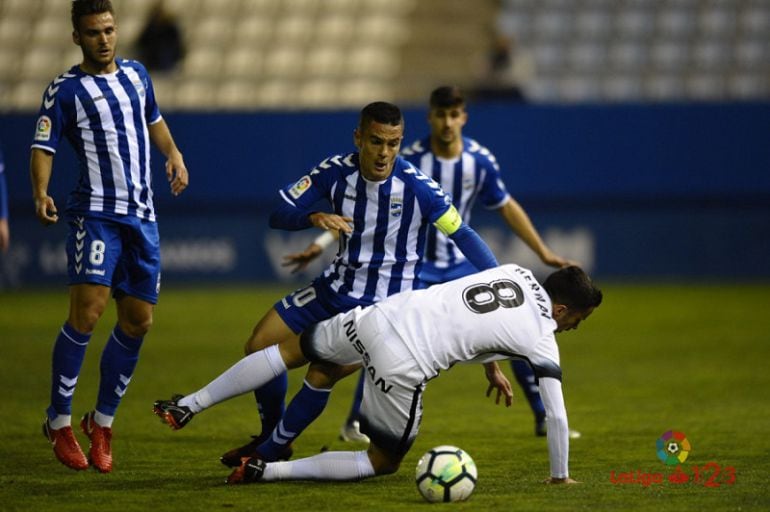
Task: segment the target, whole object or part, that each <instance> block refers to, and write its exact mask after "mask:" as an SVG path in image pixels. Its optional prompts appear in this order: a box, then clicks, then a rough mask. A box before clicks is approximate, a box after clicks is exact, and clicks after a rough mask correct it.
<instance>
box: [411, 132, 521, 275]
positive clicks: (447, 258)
mask: <svg viewBox="0 0 770 512" xmlns="http://www.w3.org/2000/svg"><path fill="white" fill-rule="evenodd" d="M401 154H402V156H403V157H404V158H405V159H406V160H408V161H409V162H410V163H412V164H413V165H415V166H416V167H417V168H419V169H420V170H422V172H423V173H425V174H426V175H427V176H430V177H432V178H433V179H434V180H435V181H436V182H437V183H439V184H440V185H441V187H442V188H443V189H444V190H445V191H446V192H447V193H448V194H450V195H451V196H452V201H453V203H454V206H455V208H457V211H458V212H460V215H461V216H462V219H463V221H464V222H465V223H466V224H470V220H471V210H472V209H473V206H474V204H475V203H476V200H477V199H479V200H480V201H481V204H482V205H483V206H484V207H485V208H488V209H490V210H493V209H497V208H500V207H501V206H502V205H503V204H504V203H505V202H506V201H507V200H508V198H509V197H510V195H509V194H508V190H507V189H506V188H505V184H504V183H503V180H502V178H501V177H500V166H499V165H498V164H497V160H496V159H495V156H494V155H493V154H492V153H491V152H490V151H489V150H488V149H487V148H485V147H484V146H482V145H480V144H479V143H478V142H476V141H475V140H473V139H470V138H468V137H463V152H462V154H461V155H460V156H459V157H457V158H454V159H451V160H447V159H444V158H438V157H436V156H435V155H434V154H433V153H432V152H431V150H430V138H425V139H422V140H418V141H416V142H414V143H413V144H412V145H411V146H409V147H408V148H405V149H403V150H402V151H401ZM425 260H426V262H428V263H429V264H431V265H435V267H436V268H441V269H445V268H449V267H452V266H454V265H456V264H459V263H461V262H463V261H465V256H464V255H463V253H462V252H461V251H460V250H458V248H457V246H456V245H455V243H454V242H453V241H452V240H450V239H449V238H448V237H447V236H446V235H444V234H443V233H441V232H440V231H438V230H437V229H436V228H435V227H434V226H430V227H429V228H428V239H427V247H426V249H425Z"/></svg>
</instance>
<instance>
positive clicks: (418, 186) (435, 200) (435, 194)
mask: <svg viewBox="0 0 770 512" xmlns="http://www.w3.org/2000/svg"><path fill="white" fill-rule="evenodd" d="M399 160H400V161H401V164H402V165H404V166H405V167H404V174H405V175H406V176H410V177H411V179H412V180H413V181H412V183H413V185H414V193H415V196H416V197H417V201H418V203H419V204H420V209H421V210H422V211H423V215H424V216H425V217H426V218H427V220H428V222H430V223H431V224H436V223H438V222H439V219H441V217H442V216H444V214H446V213H447V212H450V213H449V217H447V218H445V219H442V221H441V224H442V225H444V226H445V227H444V228H443V229H446V228H447V227H450V226H453V225H454V227H453V229H454V230H455V231H456V230H457V229H459V227H460V225H461V224H460V223H461V222H462V219H459V220H460V223H457V219H455V218H454V216H453V215H452V214H451V211H450V209H454V207H453V206H452V197H451V196H450V195H449V194H447V193H446V192H444V190H443V189H442V188H441V185H439V184H438V183H437V182H436V181H435V180H433V179H432V178H430V177H429V176H426V175H425V174H423V173H422V171H420V170H419V169H418V168H417V167H415V166H414V165H412V164H410V163H409V162H407V161H406V160H404V159H403V158H402V157H399ZM456 211H457V210H455V212H456ZM458 217H459V215H458ZM437 227H438V226H437ZM439 229H442V228H439ZM443 229H442V230H443Z"/></svg>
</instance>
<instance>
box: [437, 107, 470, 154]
mask: <svg viewBox="0 0 770 512" xmlns="http://www.w3.org/2000/svg"><path fill="white" fill-rule="evenodd" d="M467 121H468V113H467V112H466V111H465V107H463V106H462V105H458V106H455V107H447V108H444V107H431V109H430V111H429V112H428V124H430V133H431V135H432V138H433V141H434V142H436V143H438V144H444V145H447V146H448V145H450V144H452V143H454V142H455V141H456V140H459V139H460V138H462V136H463V126H465V123H466V122H467Z"/></svg>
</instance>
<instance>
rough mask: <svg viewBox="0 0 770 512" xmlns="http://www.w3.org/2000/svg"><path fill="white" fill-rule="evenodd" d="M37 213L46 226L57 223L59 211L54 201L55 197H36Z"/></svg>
mask: <svg viewBox="0 0 770 512" xmlns="http://www.w3.org/2000/svg"><path fill="white" fill-rule="evenodd" d="M35 215H37V219H38V220H39V221H40V222H41V223H42V224H43V225H44V226H49V225H51V224H56V223H57V222H58V221H59V212H58V210H57V209H56V204H55V203H54V202H53V197H51V196H43V197H36V198H35Z"/></svg>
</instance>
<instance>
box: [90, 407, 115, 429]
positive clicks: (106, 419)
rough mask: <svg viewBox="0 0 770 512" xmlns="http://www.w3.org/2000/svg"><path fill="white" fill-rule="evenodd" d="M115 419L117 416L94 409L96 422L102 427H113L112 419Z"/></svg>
mask: <svg viewBox="0 0 770 512" xmlns="http://www.w3.org/2000/svg"><path fill="white" fill-rule="evenodd" d="M114 419H115V416H107V415H106V414H102V413H100V412H99V411H96V410H95V411H94V422H96V424H97V425H99V426H100V427H107V428H112V420H114Z"/></svg>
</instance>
